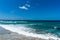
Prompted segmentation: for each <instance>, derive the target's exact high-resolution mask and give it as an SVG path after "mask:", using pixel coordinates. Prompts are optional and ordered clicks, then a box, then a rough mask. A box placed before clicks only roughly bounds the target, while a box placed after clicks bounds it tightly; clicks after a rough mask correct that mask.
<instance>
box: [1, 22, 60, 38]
mask: <svg viewBox="0 0 60 40" xmlns="http://www.w3.org/2000/svg"><path fill="white" fill-rule="evenodd" d="M0 24H1V25H24V26H25V27H26V28H32V29H33V30H31V31H30V30H27V31H29V32H33V33H36V34H47V33H51V34H54V35H57V36H58V37H60V22H58V21H57V22H55V21H54V22H53V21H50V22H49V21H0ZM14 27H15V26H14ZM19 27H20V26H19Z"/></svg>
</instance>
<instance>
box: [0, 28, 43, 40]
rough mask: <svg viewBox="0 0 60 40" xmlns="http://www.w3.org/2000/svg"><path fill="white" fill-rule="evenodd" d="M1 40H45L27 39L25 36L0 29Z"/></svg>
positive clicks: (38, 39) (37, 39) (39, 39)
mask: <svg viewBox="0 0 60 40" xmlns="http://www.w3.org/2000/svg"><path fill="white" fill-rule="evenodd" d="M0 40H44V39H41V38H34V37H27V36H25V35H21V34H17V33H15V32H11V31H9V30H6V29H4V28H2V27H0Z"/></svg>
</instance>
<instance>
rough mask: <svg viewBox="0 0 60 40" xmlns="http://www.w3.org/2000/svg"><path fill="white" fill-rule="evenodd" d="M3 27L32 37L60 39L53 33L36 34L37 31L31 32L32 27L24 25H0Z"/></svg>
mask: <svg viewBox="0 0 60 40" xmlns="http://www.w3.org/2000/svg"><path fill="white" fill-rule="evenodd" d="M0 26H1V27H3V28H5V29H7V30H10V31H12V32H16V33H18V34H22V35H26V36H31V37H37V38H43V39H50V38H51V39H54V40H57V39H58V40H60V38H58V37H57V36H53V35H51V34H36V33H29V32H28V30H32V29H31V28H26V27H25V26H24V25H0ZM25 30H27V31H25Z"/></svg>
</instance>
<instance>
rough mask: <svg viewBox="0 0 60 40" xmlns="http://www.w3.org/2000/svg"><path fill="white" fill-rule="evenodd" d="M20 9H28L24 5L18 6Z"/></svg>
mask: <svg viewBox="0 0 60 40" xmlns="http://www.w3.org/2000/svg"><path fill="white" fill-rule="evenodd" d="M19 8H20V9H24V10H28V8H27V7H26V6H19Z"/></svg>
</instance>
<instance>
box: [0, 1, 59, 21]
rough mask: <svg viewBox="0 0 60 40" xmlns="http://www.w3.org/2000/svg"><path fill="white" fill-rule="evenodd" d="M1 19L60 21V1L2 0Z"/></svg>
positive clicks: (0, 7) (0, 4)
mask: <svg viewBox="0 0 60 40" xmlns="http://www.w3.org/2000/svg"><path fill="white" fill-rule="evenodd" d="M0 19H7V20H60V0H0Z"/></svg>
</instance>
